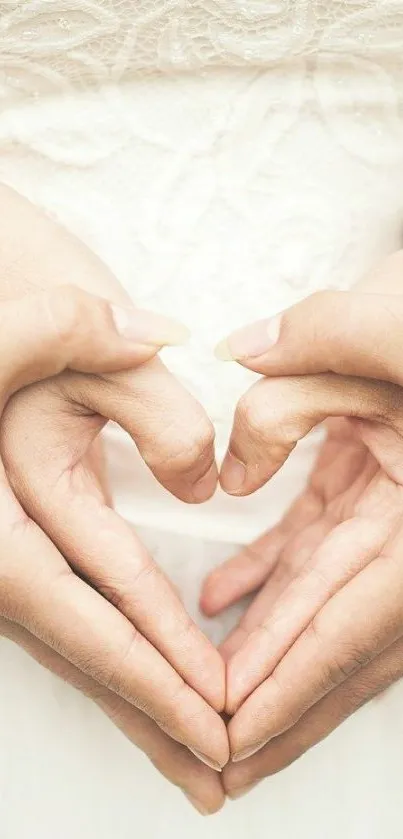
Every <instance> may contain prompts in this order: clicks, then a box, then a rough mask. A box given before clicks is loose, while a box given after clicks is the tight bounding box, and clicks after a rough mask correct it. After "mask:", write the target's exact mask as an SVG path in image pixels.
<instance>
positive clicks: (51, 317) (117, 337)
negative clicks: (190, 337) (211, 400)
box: [0, 286, 187, 408]
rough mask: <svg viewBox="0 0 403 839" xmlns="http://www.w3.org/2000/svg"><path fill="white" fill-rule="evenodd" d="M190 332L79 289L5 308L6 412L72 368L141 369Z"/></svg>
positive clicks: (1, 332) (1, 324)
mask: <svg viewBox="0 0 403 839" xmlns="http://www.w3.org/2000/svg"><path fill="white" fill-rule="evenodd" d="M186 337H187V334H186V328H185V327H183V326H182V325H181V324H179V323H177V322H176V321H172V320H170V319H168V318H164V317H162V316H160V315H156V314H153V313H151V312H146V311H144V310H140V309H135V308H134V307H129V306H128V307H127V308H125V307H120V306H115V305H114V304H112V303H109V302H108V301H107V300H104V299H101V298H98V297H94V296H93V295H91V294H88V293H87V292H85V291H82V290H81V289H79V288H76V287H74V286H59V287H58V288H55V289H53V290H52V291H48V292H40V293H38V294H33V295H28V296H25V297H23V298H20V299H18V300H13V301H11V302H7V303H3V304H2V305H1V306H0V358H1V359H2V363H1V366H0V408H3V407H4V404H5V402H6V401H7V399H8V398H9V397H10V396H11V395H12V394H13V393H15V392H16V391H17V390H19V389H20V388H22V387H25V386H26V385H28V384H30V383H32V382H34V381H39V380H40V379H45V378H48V377H50V376H55V375H57V374H58V373H60V372H61V371H62V370H65V369H67V368H69V369H71V370H76V371H79V372H82V373H97V372H99V373H108V372H114V371H118V370H126V369H129V368H133V367H136V366H138V365H140V364H142V363H143V362H145V361H147V360H149V359H150V358H152V356H154V355H155V354H156V353H157V352H158V349H159V348H160V347H162V346H163V345H165V344H181V343H184V341H185V340H186Z"/></svg>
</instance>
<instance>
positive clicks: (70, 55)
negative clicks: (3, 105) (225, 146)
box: [0, 0, 403, 93]
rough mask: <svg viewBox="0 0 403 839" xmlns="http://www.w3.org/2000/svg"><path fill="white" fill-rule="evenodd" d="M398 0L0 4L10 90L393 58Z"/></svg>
mask: <svg viewBox="0 0 403 839" xmlns="http://www.w3.org/2000/svg"><path fill="white" fill-rule="evenodd" d="M402 23H403V10H402V7H401V4H400V3H399V2H398V1H397V0H367V2H363V0H356V1H354V0H351V2H350V0H327V2H326V0H136V2H133V0H70V2H65V0H25V2H22V3H21V2H12V1H10V2H7V0H6V2H1V3H0V54H1V68H2V76H3V82H4V84H5V86H7V84H8V85H9V91H11V90H12V89H13V88H14V90H24V87H25V90H26V91H30V92H32V93H39V92H42V91H43V90H44V89H46V88H48V89H50V90H52V89H53V90H58V89H59V88H62V87H65V86H66V85H77V86H78V87H83V86H84V85H85V84H87V83H99V82H107V81H112V82H116V81H122V80H123V79H127V78H130V77H133V75H135V74H145V73H150V74H155V73H158V72H163V73H166V72H172V71H174V72H177V71H178V70H184V71H194V70H199V69H201V68H208V67H223V66H224V67H228V66H238V67H239V66H246V65H248V66H255V67H268V66H273V65H275V64H277V63H278V62H280V61H281V62H284V61H289V60H292V59H295V58H300V57H306V58H309V57H311V58H315V57H319V58H322V59H325V60H326V58H328V57H329V56H333V57H335V56H337V57H338V58H339V59H341V60H342V62H343V61H344V60H345V57H346V55H348V56H349V60H350V61H351V60H354V59H355V60H356V61H362V62H364V64H365V63H366V62H368V68H370V65H371V62H373V61H375V62H377V61H378V60H379V58H380V57H381V58H382V59H383V61H384V62H385V63H386V64H388V65H394V66H396V59H397V58H399V53H400V60H399V64H400V63H401V54H402Z"/></svg>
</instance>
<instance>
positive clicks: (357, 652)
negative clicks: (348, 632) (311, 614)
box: [310, 616, 372, 691]
mask: <svg viewBox="0 0 403 839" xmlns="http://www.w3.org/2000/svg"><path fill="white" fill-rule="evenodd" d="M310 635H311V637H312V638H313V639H314V644H315V645H316V654H317V660H318V674H319V676H318V680H319V681H320V683H321V684H322V685H323V687H324V689H325V690H326V691H328V690H329V689H333V688H335V687H337V686H338V685H340V684H342V683H343V682H345V681H346V679H348V678H349V677H350V676H352V675H353V674H354V673H355V672H357V670H360V669H361V668H362V667H365V666H366V665H367V664H368V663H369V662H370V661H371V659H372V655H371V654H370V652H369V651H366V650H365V649H363V648H357V646H356V645H355V644H353V643H352V641H349V640H347V641H346V640H342V641H340V640H339V641H338V642H337V644H336V645H334V644H331V645H327V644H326V643H325V640H324V633H323V627H322V625H321V619H320V616H319V617H318V618H316V619H314V620H313V621H312V623H311V626H310ZM329 647H330V648H329Z"/></svg>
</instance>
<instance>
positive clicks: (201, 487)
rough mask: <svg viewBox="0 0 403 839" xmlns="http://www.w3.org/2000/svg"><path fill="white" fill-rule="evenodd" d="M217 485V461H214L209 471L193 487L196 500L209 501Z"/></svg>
mask: <svg viewBox="0 0 403 839" xmlns="http://www.w3.org/2000/svg"><path fill="white" fill-rule="evenodd" d="M216 486H217V466H216V464H215V463H212V464H211V466H210V469H209V470H208V472H206V474H205V475H204V476H203V478H200V480H199V481H197V482H196V483H195V484H194V486H193V487H192V493H193V499H194V501H197V502H200V501H207V499H208V498H211V496H212V495H213V493H214V490H215V488H216Z"/></svg>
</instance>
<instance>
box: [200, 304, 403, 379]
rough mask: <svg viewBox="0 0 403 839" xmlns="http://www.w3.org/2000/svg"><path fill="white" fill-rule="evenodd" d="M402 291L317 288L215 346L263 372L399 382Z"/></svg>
mask: <svg viewBox="0 0 403 839" xmlns="http://www.w3.org/2000/svg"><path fill="white" fill-rule="evenodd" d="M402 325H403V295H398V294H378V293H367V292H358V291H353V292H351V291H347V292H346V291H345V292H343V291H340V292H337V291H321V292H317V293H316V294H313V295H311V296H310V297H307V298H306V299H305V300H302V301H301V302H300V303H297V304H296V305H295V306H292V307H291V308H290V309H288V310H287V311H285V312H283V313H281V314H280V315H276V316H275V317H274V318H270V319H266V320H260V321H257V322H256V323H254V324H250V325H249V326H247V327H245V328H244V329H241V330H238V331H237V332H234V333H233V334H232V335H230V336H229V337H228V338H227V339H226V341H225V342H222V343H221V344H220V345H219V347H218V348H217V349H216V354H217V355H218V356H219V357H220V358H227V359H230V358H232V359H233V360H236V361H238V362H239V363H240V364H242V365H243V366H244V367H248V368H249V369H250V370H254V371H255V372H256V373H262V374H264V375H266V376H290V375H291V376H296V375H305V374H317V373H327V372H332V373H337V374H340V375H345V376H364V377H366V378H373V379H383V380H384V381H389V382H394V383H395V384H399V385H402V384H403V329H402Z"/></svg>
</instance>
